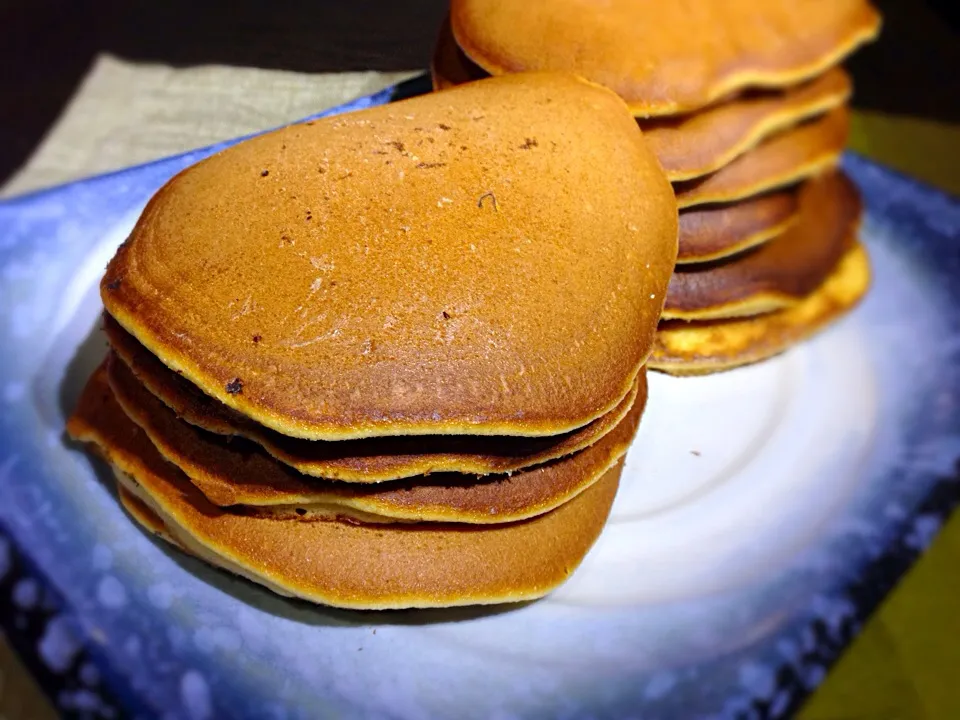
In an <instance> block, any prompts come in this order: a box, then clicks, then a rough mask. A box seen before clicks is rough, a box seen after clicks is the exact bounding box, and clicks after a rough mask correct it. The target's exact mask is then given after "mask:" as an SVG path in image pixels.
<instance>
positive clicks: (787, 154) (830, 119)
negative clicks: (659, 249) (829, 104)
mask: <svg viewBox="0 0 960 720" xmlns="http://www.w3.org/2000/svg"><path fill="white" fill-rule="evenodd" d="M849 130H850V111H849V110H848V109H847V108H846V107H838V108H836V109H834V110H831V111H830V112H829V113H827V114H826V115H824V116H822V117H820V118H817V119H815V120H810V121H808V122H806V123H804V124H802V125H798V126H797V127H795V128H791V129H790V130H786V131H784V132H782V133H780V134H778V135H774V136H773V137H772V138H768V139H767V140H765V141H764V142H762V143H761V144H760V145H758V146H757V147H755V148H753V149H752V150H750V151H748V152H746V153H744V154H743V155H741V156H740V157H738V158H737V159H736V160H734V161H733V162H731V163H730V164H729V165H726V166H725V167H722V168H720V169H719V170H717V171H716V172H715V173H713V174H712V175H707V176H706V177H703V178H699V179H697V180H690V181H689V182H685V183H678V184H676V185H675V186H674V189H675V190H676V193H677V205H678V206H679V207H681V208H687V207H692V206H694V205H703V204H706V203H724V202H732V201H734V200H740V199H743V198H748V197H752V196H754V195H759V194H760V193H763V192H766V191H768V190H775V189H777V188H781V187H785V186H787V185H792V184H793V183H795V182H797V181H798V180H803V179H804V178H807V177H810V176H812V175H816V174H817V173H819V172H822V171H823V170H825V169H827V168H830V167H833V166H834V165H836V164H837V162H838V161H839V160H840V155H841V154H842V153H843V149H844V147H845V146H846V144H847V134H848V132H849Z"/></svg>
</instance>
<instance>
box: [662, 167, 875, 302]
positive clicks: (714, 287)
mask: <svg viewBox="0 0 960 720" xmlns="http://www.w3.org/2000/svg"><path fill="white" fill-rule="evenodd" d="M861 212H862V204H861V202H860V195H859V193H858V192H857V188H856V186H855V185H854V184H853V183H852V182H851V181H850V179H849V178H847V176H846V175H844V174H843V173H841V172H830V173H827V174H825V175H821V176H819V177H816V178H813V179H811V180H808V181H807V182H805V183H804V184H803V186H802V188H801V189H800V220H799V222H798V223H797V224H796V225H794V226H793V227H791V228H790V229H789V230H787V231H786V232H785V233H784V234H783V235H781V236H780V237H778V238H776V239H774V240H771V241H770V242H768V243H765V244H764V245H762V246H760V247H758V248H756V249H754V250H751V251H749V252H747V253H744V254H742V255H737V256H734V257H730V258H725V259H723V260H719V261H714V262H712V263H704V264H700V265H682V266H679V267H678V268H677V270H676V271H675V272H674V274H673V277H672V278H671V279H670V287H669V289H668V290H667V300H666V303H665V304H664V308H663V316H662V317H663V319H682V320H709V319H719V318H730V317H737V316H745V315H757V314H759V313H764V312H770V311H772V310H777V309H779V308H782V307H786V306H788V305H794V304H796V303H797V302H799V301H800V300H802V299H803V298H804V297H806V296H807V295H809V294H810V293H812V292H813V291H814V290H816V289H817V287H819V286H820V284H821V283H822V282H823V281H824V280H825V279H826V278H827V276H828V275H830V273H831V272H832V271H833V270H834V268H835V267H836V265H837V263H838V262H839V261H840V258H842V257H843V256H844V255H845V254H846V252H847V251H848V250H849V249H850V248H851V247H852V246H853V245H854V243H856V241H857V237H856V236H857V230H858V227H859V223H860V216H861Z"/></svg>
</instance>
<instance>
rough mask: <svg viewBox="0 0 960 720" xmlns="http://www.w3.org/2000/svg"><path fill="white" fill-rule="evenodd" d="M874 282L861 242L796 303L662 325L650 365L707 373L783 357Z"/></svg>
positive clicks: (686, 372)
mask: <svg viewBox="0 0 960 720" xmlns="http://www.w3.org/2000/svg"><path fill="white" fill-rule="evenodd" d="M869 286H870V263H869V259H868V257H867V252H866V250H865V249H864V247H863V246H862V245H860V244H857V245H855V246H854V248H853V249H852V250H850V251H849V252H848V253H847V254H846V255H845V256H844V258H843V259H842V260H841V261H840V264H839V265H838V266H837V269H836V270H835V271H834V273H833V274H832V275H831V276H830V277H829V278H827V281H826V282H825V283H824V284H823V285H821V286H820V287H819V288H818V289H817V290H816V291H814V292H813V293H812V294H811V295H809V296H808V297H807V298H806V299H804V300H803V301H802V302H800V303H798V304H797V305H794V306H793V307H789V308H786V309H784V310H778V311H777V312H773V313H769V314H767V315H757V316H755V317H751V318H741V319H736V320H714V321H710V322H686V321H683V320H668V321H664V322H662V323H661V324H660V332H659V333H657V343H656V347H655V348H654V350H653V355H652V356H651V357H650V362H649V364H648V367H650V368H651V369H654V370H660V371H661V372H665V373H669V374H671V375H707V374H710V373H715V372H721V371H723V370H732V369H733V368H737V367H740V366H743V365H749V364H751V363H756V362H760V361H762V360H766V359H768V358H771V357H774V356H775V355H779V354H780V353H782V352H784V351H785V350H788V349H789V348H790V347H792V346H794V345H796V344H797V343H800V342H802V341H803V340H806V339H807V338H809V337H811V336H813V335H814V334H816V333H817V332H819V331H821V330H823V329H824V328H825V327H827V326H828V325H830V324H831V323H833V322H835V321H836V320H838V319H839V318H840V317H842V316H843V315H845V314H846V313H848V312H849V311H850V310H852V309H853V307H854V306H855V305H856V304H857V303H858V302H859V300H860V298H862V297H863V295H864V294H865V293H866V292H867V289H868V288H869Z"/></svg>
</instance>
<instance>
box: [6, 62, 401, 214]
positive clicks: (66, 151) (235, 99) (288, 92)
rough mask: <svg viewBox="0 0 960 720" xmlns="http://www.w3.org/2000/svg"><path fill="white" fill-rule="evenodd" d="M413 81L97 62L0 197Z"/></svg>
mask: <svg viewBox="0 0 960 720" xmlns="http://www.w3.org/2000/svg"><path fill="white" fill-rule="evenodd" d="M415 74H417V73H416V72H414V71H411V72H406V73H377V72H354V73H326V74H316V75H307V74H303V73H295V72H287V71H284V70H261V69H257V68H237V67H229V66H223V65H206V66H201V67H190V68H171V67H168V66H165V65H158V64H144V63H131V62H126V61H123V60H119V59H117V58H115V57H111V56H109V55H103V56H100V57H99V58H98V59H97V61H96V63H95V64H94V66H93V68H92V69H91V71H90V73H89V74H88V75H87V77H86V78H85V79H84V82H83V83H82V85H81V86H80V87H79V88H78V89H77V92H76V94H75V95H74V97H73V98H72V99H71V101H70V103H69V105H68V106H67V107H66V109H65V110H64V112H63V114H62V115H61V117H60V118H59V119H58V121H57V122H56V123H55V124H54V125H53V127H52V128H51V129H50V132H49V133H48V134H47V136H46V137H45V138H44V140H43V142H42V143H41V144H40V146H39V147H38V148H37V150H36V151H35V152H34V154H33V156H32V157H31V158H30V160H29V161H28V162H27V163H26V164H25V165H24V166H23V167H22V168H21V169H20V170H19V171H18V172H17V173H16V174H15V175H14V176H13V177H12V178H11V179H10V180H9V182H7V183H6V184H5V185H4V186H3V187H2V188H0V197H10V196H12V195H19V194H21V193H24V192H28V191H30V190H36V189H39V188H43V187H49V186H51V185H57V184H59V183H63V182H67V181H69V180H75V179H78V178H81V177H85V176H87V175H93V174H97V173H102V172H107V171H110V170H118V169H120V168H124V167H128V166H130V165H136V164H139V163H144V162H148V161H150V160H155V159H157V158H162V157H165V156H168V155H173V154H176V153H179V152H182V151H184V150H190V149H192V148H196V147H201V146H204V145H208V144H210V143H213V142H217V141H219V140H225V139H228V138H232V137H236V136H237V135H242V134H245V133H249V132H253V131H255V130H263V129H267V128H271V127H274V126H276V125H280V124H283V123H286V122H290V121H292V120H297V119H299V118H302V117H304V116H306V115H310V114H312V113H315V112H319V111H320V110H324V109H325V108H328V107H332V106H334V105H338V104H340V103H342V102H345V101H346V100H350V99H352V98H355V97H358V96H360V95H366V94H369V93H373V92H376V91H377V90H380V89H382V88H384V87H386V86H387V85H391V84H393V83H396V82H399V81H401V80H404V79H406V78H408V77H412V76H413V75H415Z"/></svg>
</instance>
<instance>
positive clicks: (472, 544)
mask: <svg viewBox="0 0 960 720" xmlns="http://www.w3.org/2000/svg"><path fill="white" fill-rule="evenodd" d="M67 429H68V431H69V433H70V435H71V436H72V437H73V438H75V439H77V440H79V441H83V442H88V443H94V444H96V445H98V446H99V451H100V453H101V454H103V455H105V456H106V457H107V458H109V462H110V463H111V464H112V465H113V467H114V470H115V473H116V474H117V478H118V480H120V481H121V482H122V483H123V485H124V488H125V489H127V490H128V491H130V492H131V493H133V494H134V495H135V496H136V497H137V498H138V499H139V500H141V501H142V502H144V503H145V504H146V506H147V507H148V508H149V509H150V510H151V511H153V513H154V514H155V515H156V516H157V517H158V518H159V520H160V521H161V522H162V523H163V525H164V526H165V527H166V530H167V532H169V533H170V534H171V535H172V536H173V537H174V538H175V539H176V541H177V542H178V543H180V544H181V545H183V546H184V547H185V548H186V549H187V551H188V552H190V553H192V554H194V555H197V556H198V557H200V558H202V559H203V560H205V561H207V562H209V563H211V564H213V565H217V566H220V567H224V568H226V569H228V570H231V571H232V572H235V573H237V574H240V575H243V576H245V577H247V578H249V579H251V580H253V581H255V582H258V583H261V584H263V585H265V586H267V587H268V588H270V589H271V590H273V591H275V592H277V593H280V594H282V595H288V596H295V597H300V598H303V599H306V600H310V601H312V602H317V603H323V604H327V605H333V606H336V607H343V608H353V609H391V608H392V609H398V608H411V607H444V606H454V605H471V604H489V603H501V602H514V601H520V600H530V599H534V598H537V597H541V596H543V595H545V594H547V593H548V592H550V591H551V590H552V589H554V588H555V587H557V586H558V585H560V584H561V583H562V582H563V581H564V580H566V579H567V578H568V577H569V576H570V574H571V573H572V572H573V571H574V570H575V569H576V568H577V566H578V565H579V564H580V562H581V560H582V559H583V556H584V555H585V554H586V552H587V551H588V550H589V549H590V547H591V546H592V545H593V543H594V541H595V540H596V539H597V537H598V536H599V534H600V532H601V530H602V529H603V526H604V524H605V523H606V520H607V516H608V514H609V512H610V506H611V505H612V503H613V499H614V496H615V495H616V492H617V484H618V482H619V478H620V471H621V469H622V463H618V464H617V465H616V466H614V467H613V468H611V469H610V470H609V471H608V472H607V473H606V474H605V475H604V476H603V478H601V479H600V481H599V482H597V483H595V484H594V485H593V486H591V487H590V488H588V489H587V490H585V491H584V492H582V493H580V494H579V495H577V496H576V497H575V498H574V499H573V500H571V501H570V502H568V503H566V504H564V505H561V506H560V507H559V508H557V509H556V510H553V511H551V512H549V513H546V514H544V515H540V516H538V517H536V518H533V519H531V520H522V521H520V522H516V523H506V524H501V525H482V526H478V525H463V524H456V523H424V524H404V523H401V524H394V525H366V524H360V523H354V522H347V521H339V520H325V521H317V522H298V521H296V520H282V519H276V518H265V517H257V516H250V515H244V514H239V513H234V512H230V511H228V510H223V509H221V508H219V507H217V506H216V505H213V504H212V503H210V502H209V501H208V500H207V499H206V498H205V497H204V496H203V494H202V493H201V492H200V491H199V490H198V489H197V488H196V487H194V486H193V485H192V484H191V483H190V481H189V480H188V479H187V477H186V476H185V475H184V474H183V473H182V472H181V471H180V470H178V469H177V468H176V466H174V465H173V464H172V463H168V462H167V461H166V460H164V459H163V457H162V456H161V455H160V454H159V453H158V452H157V450H156V448H154V446H153V445H152V444H151V443H150V441H149V440H148V439H147V438H146V436H145V435H144V434H143V433H142V432H140V431H139V429H138V428H136V426H133V429H132V432H131V431H130V430H129V429H127V428H124V429H123V430H122V431H119V432H118V431H116V430H115V429H114V428H112V427H110V426H106V427H97V426H94V425H92V424H91V423H90V420H89V419H88V418H87V417H85V416H84V415H83V414H80V413H75V414H74V415H73V416H72V417H71V418H70V420H69V422H68V425H67Z"/></svg>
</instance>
